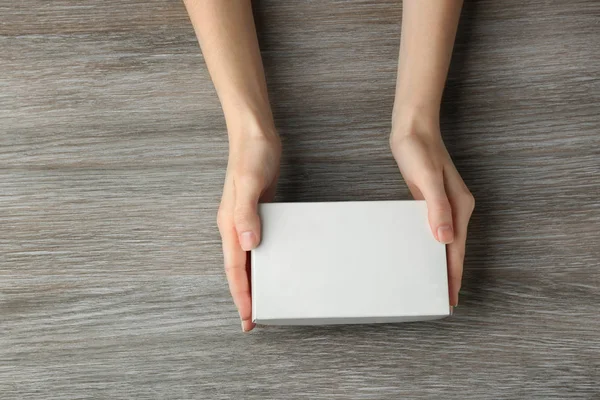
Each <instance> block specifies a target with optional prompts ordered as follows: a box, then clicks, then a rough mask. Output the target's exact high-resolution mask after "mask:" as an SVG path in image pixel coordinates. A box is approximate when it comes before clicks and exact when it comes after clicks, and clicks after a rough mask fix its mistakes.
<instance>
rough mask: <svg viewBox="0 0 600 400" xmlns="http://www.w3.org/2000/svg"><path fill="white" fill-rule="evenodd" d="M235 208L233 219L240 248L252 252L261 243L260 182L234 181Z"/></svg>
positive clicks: (249, 180) (255, 179)
mask: <svg viewBox="0 0 600 400" xmlns="http://www.w3.org/2000/svg"><path fill="white" fill-rule="evenodd" d="M234 183H235V207H234V210H233V219H234V224H235V229H236V231H237V234H238V239H239V242H240V246H241V247H242V250H244V251H250V250H252V249H254V248H256V246H258V243H259V242H260V218H259V217H258V199H259V197H260V195H261V192H262V185H261V183H260V180H259V179H257V178H253V177H250V178H248V177H245V178H241V179H237V180H234Z"/></svg>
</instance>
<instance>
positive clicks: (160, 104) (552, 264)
mask: <svg viewBox="0 0 600 400" xmlns="http://www.w3.org/2000/svg"><path fill="white" fill-rule="evenodd" d="M255 8H256V17H257V21H258V26H259V32H260V41H261V48H262V50H263V55H264V60H265V67H266V70H267V76H268V81H269V89H270V92H271V98H272V102H273V107H274V112H275V117H276V122H277V125H278V128H279V130H280V133H281V136H282V139H283V141H284V159H283V165H282V171H283V176H282V179H281V184H280V186H279V192H278V199H279V200H282V201H323V200H331V201H335V200H384V199H399V198H408V191H407V190H406V187H405V186H404V184H403V182H402V180H401V177H400V174H399V173H398V171H397V168H396V166H395V165H394V161H393V159H392V158H391V155H390V153H389V150H388V148H387V134H388V131H389V129H390V113H391V108H392V100H393V90H394V85H395V76H394V75H395V69H396V58H397V55H398V44H399V34H400V15H401V4H400V2H399V1H397V0H369V1H366V0H347V1H339V0H337V1H336V0H324V1H308V0H303V1H295V2H282V1H275V0H268V1H267V0H261V1H258V2H255ZM599 26H600V3H599V2H597V1H596V0H577V1H569V2H564V1H559V0H544V1H542V0H535V1H529V2H520V1H516V0H507V1H502V2H495V1H491V0H487V1H471V2H467V4H466V5H465V9H464V12H463V16H462V20H461V26H460V32H459V37H458V40H457V44H456V51H455V54H454V58H453V64H452V67H451V72H450V76H449V80H448V87H447V90H446V93H445V100H444V110H443V132H444V136H445V141H446V143H447V145H448V148H449V150H450V152H451V154H452V156H453V158H454V160H455V162H456V164H457V167H458V169H459V170H460V172H461V173H462V175H463V177H464V179H465V181H466V183H467V184H468V186H469V187H470V188H471V190H472V191H473V193H474V195H475V197H476V199H477V209H476V212H475V215H474V218H473V221H472V224H471V231H470V235H469V245H468V249H467V261H466V271H465V279H464V284H463V289H462V295H461V306H460V307H459V308H458V309H457V312H456V315H455V316H454V317H452V318H450V319H447V320H444V321H439V322H431V323H414V324H404V325H402V324H400V325H381V326H375V325H364V326H341V327H340V326H337V327H321V328H314V327H313V328H308V327H307V328H272V327H271V328H262V329H259V330H257V331H255V332H253V333H252V334H250V335H243V334H241V332H240V328H239V321H238V319H237V316H236V313H235V310H234V308H233V305H232V303H231V301H230V299H229V295H228V291H227V286H226V282H225V279H224V276H223V274H222V271H221V269H222V266H221V264H222V257H221V254H220V242H219V237H218V233H217V230H216V224H215V215H216V207H217V204H218V201H219V197H220V189H221V185H222V180H223V177H224V168H225V164H226V156H227V142H226V137H225V136H224V122H223V118H222V116H221V112H220V109H219V104H218V100H217V98H216V96H215V93H214V90H213V88H212V85H211V83H210V81H209V78H208V74H207V71H206V68H205V66H204V64H203V61H202V56H201V54H200V52H199V49H198V45H197V43H196V40H195V38H194V34H193V31H192V28H191V25H190V24H189V21H188V18H187V16H186V14H185V10H184V7H183V5H182V4H181V2H179V1H175V0H172V1H171V0H144V1H141V0H132V1H126V2H122V1H115V0H104V1H100V0H83V1H78V2H71V1H66V0H58V1H52V2H47V1H41V0H22V1H19V2H4V3H2V5H0V182H1V190H0V226H1V227H2V229H0V398H2V399H34V398H35V399H63V398H69V399H95V398H123V399H125V398H137V399H158V398H173V399H175V398H177V399H182V398H198V399H230V398H243V399H279V398H310V399H397V398H404V397H407V398H444V399H447V398H457V399H484V398H489V399H515V398H526V399H564V398H580V399H598V398H600V384H599V382H600V318H599V317H598V315H599V314H598V305H599V304H600V245H599V243H600V229H599V227H600V118H599V115H600V51H599V50H600V47H599V46H598V43H600V30H599V29H598V27H599Z"/></svg>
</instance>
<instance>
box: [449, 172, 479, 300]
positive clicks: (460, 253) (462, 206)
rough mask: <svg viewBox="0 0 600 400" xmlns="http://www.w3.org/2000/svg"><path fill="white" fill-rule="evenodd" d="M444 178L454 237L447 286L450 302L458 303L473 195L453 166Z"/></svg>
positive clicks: (450, 247) (450, 251) (450, 249)
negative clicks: (452, 214)
mask: <svg viewBox="0 0 600 400" xmlns="http://www.w3.org/2000/svg"><path fill="white" fill-rule="evenodd" d="M444 178H445V180H446V183H447V185H446V186H447V188H448V195H449V197H450V202H451V204H452V210H453V213H454V227H455V232H454V234H455V237H454V242H452V244H450V245H448V248H447V251H448V253H447V254H448V287H449V295H450V304H451V305H453V306H456V305H458V293H459V291H460V287H461V282H462V275H463V264H464V259H465V249H466V242H467V228H468V225H469V220H470V219H471V214H472V212H473V208H474V206H475V201H474V199H473V196H472V195H471V193H470V192H469V190H468V189H467V187H466V186H465V184H464V182H463V180H462V178H461V177H460V175H459V174H458V171H456V170H455V169H454V168H452V169H449V170H448V171H445V174H444Z"/></svg>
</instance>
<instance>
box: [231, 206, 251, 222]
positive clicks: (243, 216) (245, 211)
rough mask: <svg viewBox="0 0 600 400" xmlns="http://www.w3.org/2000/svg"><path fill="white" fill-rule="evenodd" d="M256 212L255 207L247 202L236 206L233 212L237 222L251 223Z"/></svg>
mask: <svg viewBox="0 0 600 400" xmlns="http://www.w3.org/2000/svg"><path fill="white" fill-rule="evenodd" d="M254 214H255V208H254V207H252V206H250V205H247V204H241V205H238V206H236V207H235V210H234V212H233V220H234V221H235V222H236V224H239V223H249V222H250V221H251V220H252V219H253V218H254Z"/></svg>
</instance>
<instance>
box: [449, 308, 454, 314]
mask: <svg viewBox="0 0 600 400" xmlns="http://www.w3.org/2000/svg"><path fill="white" fill-rule="evenodd" d="M452 314H454V307H452V306H450V315H452Z"/></svg>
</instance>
